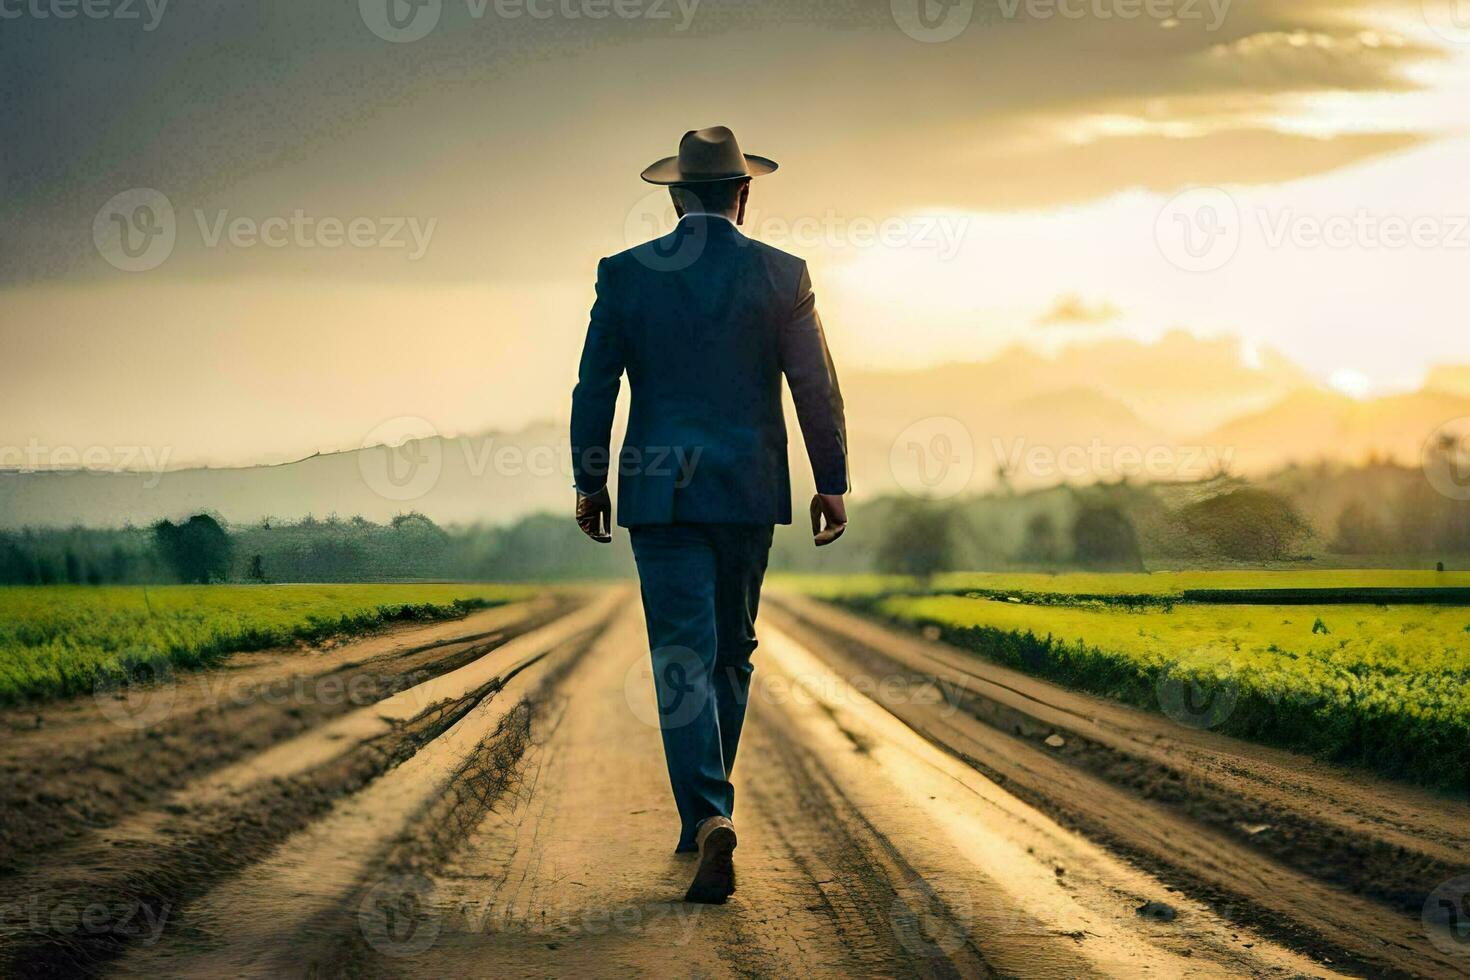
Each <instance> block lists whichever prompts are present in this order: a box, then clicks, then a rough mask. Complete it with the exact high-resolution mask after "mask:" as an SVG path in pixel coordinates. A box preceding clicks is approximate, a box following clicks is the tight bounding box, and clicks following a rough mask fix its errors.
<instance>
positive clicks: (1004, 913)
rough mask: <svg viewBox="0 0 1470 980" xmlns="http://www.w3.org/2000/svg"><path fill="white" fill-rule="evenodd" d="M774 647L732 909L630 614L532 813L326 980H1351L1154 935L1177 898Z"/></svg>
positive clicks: (588, 660)
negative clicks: (679, 806) (720, 893)
mask: <svg viewBox="0 0 1470 980" xmlns="http://www.w3.org/2000/svg"><path fill="white" fill-rule="evenodd" d="M762 635H763V636H764V637H765V640H764V642H763V644H762V647H761V649H760V651H758V653H757V664H758V670H757V677H758V678H760V677H762V676H765V677H767V678H770V679H771V680H774V681H776V682H777V687H778V688H779V689H782V690H785V691H786V692H788V693H789V692H792V691H796V692H798V695H797V696H791V697H770V698H769V699H766V695H764V694H762V695H760V697H759V698H758V699H757V700H755V701H754V702H753V703H752V705H751V713H750V719H749V722H748V724H747V736H746V742H745V746H744V747H742V750H741V762H740V765H739V766H737V769H736V773H735V781H736V787H737V807H736V818H735V819H736V824H737V827H739V828H740V831H741V843H740V847H739V849H738V850H737V852H736V866H737V869H738V875H739V890H738V891H737V892H736V894H735V895H734V896H732V898H731V900H730V902H729V903H728V904H726V905H724V906H688V905H684V904H682V903H680V902H679V901H678V899H679V897H680V896H681V895H682V892H683V889H684V886H685V884H686V883H687V881H688V878H689V875H690V874H691V873H692V867H693V865H692V861H691V860H690V858H689V857H688V856H676V855H674V854H672V853H671V852H672V848H673V843H674V840H675V837H676V833H677V818H676V817H675V816H674V812H673V806H672V801H671V799H670V797H669V792H668V787H667V777H666V774H665V772H664V768H663V758H662V748H661V745H660V742H659V735H658V730H657V727H656V714H655V713H654V710H653V705H652V701H653V693H652V679H651V677H650V675H649V669H648V654H647V648H646V638H645V636H644V634H643V630H642V626H641V622H640V621H639V620H638V618H637V616H636V613H635V612H634V611H632V610H630V611H629V612H628V614H627V615H625V616H622V617H619V618H618V619H616V620H615V621H614V622H613V623H612V624H611V625H610V626H609V628H608V630H607V631H606V633H604V635H603V636H602V637H600V638H599V639H598V641H597V642H596V643H595V644H594V646H593V648H592V649H591V650H590V651H589V652H588V654H587V655H585V656H583V657H582V658H581V659H580V660H579V661H578V662H577V663H576V665H575V666H573V667H572V668H571V670H570V672H569V673H568V675H567V677H566V679H565V681H564V682H563V683H562V684H561V686H560V693H559V694H558V695H557V696H555V697H554V698H553V701H552V702H551V706H550V707H549V708H548V710H547V712H545V713H544V714H538V715H537V716H536V718H535V719H534V720H533V722H532V739H531V746H530V747H529V748H528V749H527V750H526V752H525V754H524V756H523V757H522V762H521V767H522V768H521V770H520V774H519V775H518V776H517V778H516V779H515V780H514V781H513V785H514V786H515V787H516V790H515V791H514V792H511V793H506V794H503V795H501V796H500V797H499V799H498V802H497V803H496V805H494V806H492V807H490V808H489V809H488V810H486V812H485V816H484V819H483V820H482V821H481V822H480V824H479V825H478V826H477V827H476V828H475V829H474V830H473V831H471V832H470V833H469V834H468V835H467V836H466V837H465V838H464V840H463V842H462V843H461V844H460V845H459V846H456V847H451V848H448V849H435V848H422V847H420V848H418V849H417V850H416V854H417V855H418V856H419V857H420V858H421V859H420V860H417V861H415V862H410V863H408V864H407V865H405V864H403V863H401V862H400V863H399V864H398V865H397V866H398V867H400V868H401V867H411V868H413V869H414V871H415V873H416V874H418V875H421V876H422V878H421V879H420V881H419V884H418V886H417V887H416V888H415V889H414V894H413V895H412V901H411V902H409V903H407V904H406V905H405V907H403V908H402V909H401V910H400V911H401V912H402V916H401V918H399V920H398V921H399V923H400V924H401V926H402V928H401V929H399V930H397V931H390V932H386V933H384V932H377V933H375V932H373V931H372V930H364V929H358V930H356V931H353V930H350V929H349V930H347V931H346V932H345V933H344V934H343V936H342V945H341V946H340V947H339V949H338V951H337V952H336V954H335V955H334V956H333V957H332V958H331V959H330V960H328V961H326V962H322V963H320V964H318V966H317V968H316V970H315V973H316V975H319V976H366V977H393V978H398V977H416V976H505V975H514V976H519V977H540V976H546V977H552V976H568V975H588V976H610V975H611V976H635V975H659V976H661V975H677V976H754V977H771V976H790V975H802V976H834V977H835V976H841V977H850V976H889V975H905V976H935V977H947V976H988V975H989V976H1027V977H1057V978H1062V977H1065V978H1069V980H1070V978H1074V977H1080V976H1130V977H1131V976H1138V975H1143V974H1149V975H1158V976H1200V977H1226V976H1241V975H1251V974H1255V975H1281V976H1291V975H1293V974H1310V975H1315V976H1323V975H1328V974H1329V973H1330V971H1327V970H1323V969H1319V968H1315V967H1314V966H1313V964H1311V963H1310V962H1308V961H1306V960H1305V959H1302V958H1301V957H1297V956H1295V955H1294V954H1291V953H1289V952H1287V951H1285V950H1282V949H1280V948H1279V947H1275V946H1273V945H1272V944H1270V943H1269V942H1265V941H1263V940H1261V939H1260V937H1258V936H1254V935H1252V934H1250V933H1249V932H1248V931H1246V930H1242V929H1239V928H1238V927H1236V926H1234V925H1233V924H1231V923H1228V922H1223V921H1221V920H1219V919H1218V918H1217V917H1215V916H1213V915H1212V914H1211V913H1210V912H1209V910H1208V909H1207V908H1205V907H1204V906H1202V905H1199V904H1197V903H1192V902H1190V901H1188V900H1187V899H1183V898H1180V899H1176V901H1177V902H1178V904H1179V906H1180V908H1181V913H1180V914H1181V918H1182V919H1183V921H1184V922H1185V923H1187V924H1186V925H1185V926H1183V927H1182V928H1181V927H1180V926H1178V925H1163V924H1153V923H1149V922H1146V921H1145V920H1142V919H1139V918H1138V917H1137V916H1136V915H1135V914H1134V912H1133V909H1134V907H1135V906H1136V905H1137V904H1138V903H1139V902H1140V901H1141V900H1142V898H1141V897H1147V896H1152V895H1163V894H1164V893H1165V889H1164V887H1163V886H1162V885H1161V884H1160V883H1159V882H1157V881H1156V880H1154V879H1151V878H1148V877H1147V876H1146V875H1142V874H1140V873H1138V872H1136V871H1133V870H1131V869H1128V868H1126V867H1125V866H1123V865H1121V864H1119V863H1118V862H1116V861H1115V860H1113V859H1112V858H1110V857H1108V856H1107V855H1105V854H1104V853H1103V852H1101V851H1099V850H1098V849H1097V848H1095V847H1094V846H1092V845H1090V844H1088V843H1087V842H1085V841H1083V840H1081V839H1080V838H1076V837H1075V835H1071V834H1069V833H1067V832H1066V831H1064V830H1062V829H1061V828H1060V827H1057V826H1056V825H1055V824H1054V823H1052V822H1051V821H1049V820H1047V819H1046V818H1045V817H1044V816H1042V815H1041V814H1038V813H1036V812H1035V811H1033V810H1031V809H1030V808H1029V807H1026V806H1025V805H1024V804H1021V803H1020V802H1018V801H1016V800H1015V799H1014V798H1012V797H1010V796H1009V794H1006V793H1004V792H1003V791H1001V790H999V789H997V788H996V787H995V786H993V785H992V784H990V783H988V782H987V781H986V780H984V779H983V777H981V776H979V775H978V774H976V773H974V772H973V771H972V770H970V769H969V768H968V767H965V766H964V765H963V764H961V763H960V762H958V761H957V760H954V759H953V758H952V757H951V756H949V755H947V754H945V753H943V752H941V751H940V750H938V749H936V748H935V747H933V746H931V745H930V744H929V743H927V742H925V741H923V740H922V739H920V738H919V737H918V736H916V735H915V734H914V733H913V732H912V731H911V730H909V729H908V728H907V727H905V726H904V725H902V723H900V722H898V721H897V720H896V719H894V718H893V717H892V716H890V715H888V714H886V713H885V712H883V711H882V710H881V709H880V708H878V707H877V706H876V705H874V704H873V703H872V702H870V701H866V699H863V698H861V696H860V695H857V694H856V693H855V692H852V691H843V690H841V681H840V679H838V678H837V677H836V675H834V674H832V673H831V671H829V670H826V669H825V668H824V667H822V665H821V664H820V662H819V661H817V660H816V659H815V658H814V657H813V656H812V655H811V654H810V653H807V652H805V651H803V650H801V649H800V648H799V647H798V646H797V645H796V644H795V643H794V642H792V641H791V640H790V639H788V638H785V637H783V636H781V634H780V633H779V632H778V631H774V630H771V629H769V628H766V629H764V630H763V634H762ZM808 686H811V687H812V688H813V689H815V690H816V691H817V692H818V693H817V694H815V695H811V694H810V693H809V692H808V693H807V694H805V695H802V694H801V693H800V692H802V691H806V690H807V688H808ZM758 690H764V688H758ZM833 692H836V693H833ZM1064 865H1065V868H1064ZM388 870H392V868H390V869H388ZM1063 871H1065V874H1066V877H1065V878H1064V877H1063ZM367 887H368V891H367V894H368V895H371V894H372V892H373V889H372V884H371V883H368V884H367Z"/></svg>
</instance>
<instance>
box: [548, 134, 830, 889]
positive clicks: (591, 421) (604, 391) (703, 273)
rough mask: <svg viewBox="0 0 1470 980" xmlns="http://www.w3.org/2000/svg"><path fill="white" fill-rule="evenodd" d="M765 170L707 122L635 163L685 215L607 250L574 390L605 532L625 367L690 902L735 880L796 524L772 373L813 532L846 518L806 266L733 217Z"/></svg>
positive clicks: (583, 521)
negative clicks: (651, 234)
mask: <svg viewBox="0 0 1470 980" xmlns="http://www.w3.org/2000/svg"><path fill="white" fill-rule="evenodd" d="M775 169H776V164H775V163H774V162H773V161H771V160H768V159H766V158H764V157H758V156H751V155H746V154H743V153H741V152H740V147H739V145H738V144H737V143H736V141H735V136H734V134H733V133H731V132H730V130H728V129H726V128H725V127H723V126H715V127H712V128H710V129H700V130H693V131H691V132H688V133H685V134H684V138H683V139H682V140H680V142H679V153H678V155H677V156H673V157H667V158H665V159H663V160H660V161H658V162H657V163H655V164H653V165H652V166H650V167H648V168H647V169H646V170H644V171H643V179H644V180H646V181H648V182H649V183H652V184H662V185H667V186H668V187H669V190H670V194H671V195H672V197H673V200H674V209H675V211H676V212H677V213H678V215H679V224H678V226H677V227H676V228H675V229H674V231H673V232H671V233H670V234H668V235H665V236H664V237H662V238H659V239H656V240H654V241H651V242H646V243H644V244H642V245H639V246H637V247H636V248H632V249H629V250H627V251H626V252H622V253H620V254H618V255H614V256H612V257H611V258H606V259H603V260H602V261H601V262H600V263H599V264H598V267H597V300H596V302H595V303H594V304H593V307H592V317H591V323H590V325H589V326H588V328H587V341H586V345H585V346H584V348H583V350H582V363H581V369H580V372H579V379H578V382H577V387H576V389H575V390H574V391H573V392H572V433H571V436H572V439H571V441H572V460H573V471H574V476H575V480H576V489H577V507H576V514H577V523H578V524H579V525H580V526H581V528H582V530H583V531H585V532H586V533H587V535H588V536H589V537H590V538H592V540H594V541H598V542H601V543H604V544H605V543H607V542H608V541H611V540H612V526H611V524H612V522H611V518H612V503H611V500H610V499H609V496H608V489H607V479H608V470H609V460H610V454H609V440H610V438H611V432H612V420H613V407H614V403H615V402H616V401H617V395H618V386H619V381H620V378H621V377H622V375H623V374H624V373H626V374H627V375H628V384H629V387H630V389H631V396H632V397H631V405H630V410H629V413H628V425H627V432H626V433H625V435H624V439H623V446H622V450H621V452H620V453H619V457H618V523H619V524H620V525H622V526H623V527H626V528H628V533H629V536H630V538H631V539H632V544H633V556H634V559H635V560H636V561H637V565H638V577H639V580H640V582H641V584H642V593H643V612H644V617H645V619H646V621H647V624H648V638H649V645H650V646H651V647H652V652H653V673H654V682H655V687H656V692H657V695H658V707H659V723H660V728H661V730H662V733H663V743H664V756H665V759H666V761H667V762H668V767H669V779H670V781H671V782H672V783H673V789H674V802H675V804H676V806H677V807H678V811H679V819H680V821H681V823H682V830H681V833H680V835H679V843H678V846H677V848H676V850H678V851H680V852H688V851H695V850H698V852H699V869H698V871H697V872H696V873H695V876H694V880H693V882H692V883H691V884H690V886H689V891H688V893H687V894H686V895H685V900H686V901H692V902H706V903H722V902H724V901H725V899H726V898H727V897H728V896H729V895H730V893H731V892H733V891H734V890H735V872H734V863H733V857H732V853H731V852H732V851H733V850H734V849H735V843H736V838H735V828H734V825H733V824H732V822H731V815H732V813H733V811H734V804H735V800H734V789H733V787H732V786H731V785H730V772H731V769H732V767H733V766H734V764H735V752H736V749H737V748H738V747H739V745H740V728H741V725H742V723H743V722H744V719H745V704H746V698H747V696H748V693H749V689H750V677H751V672H752V670H753V667H752V665H751V662H750V657H751V653H752V652H753V651H754V650H755V646H756V638H755V617H756V609H757V606H758V605H759V602H760V589H761V579H762V578H763V577H764V575H765V570H766V559H767V555H768V553H769V551H770V547H771V532H772V530H773V525H775V524H789V523H791V483H790V476H789V474H788V473H787V466H786V426H785V421H784V419H783V417H782V409H781V377H782V375H785V377H786V380H787V383H788V384H789V385H790V387H791V394H792V399H793V400H794V401H795V403H796V414H797V418H798V420H799V421H800V424H801V432H802V437H803V438H804V440H805V442H806V449H807V454H808V456H809V457H810V459H811V464H812V473H813V475H814V476H815V478H816V489H817V494H816V496H815V497H813V498H812V503H811V520H812V534H813V536H814V539H815V542H816V544H817V545H819V546H820V545H826V544H830V543H831V542H833V541H835V540H837V538H838V537H840V536H841V535H842V532H843V530H844V529H845V528H846V526H847V512H846V508H845V506H844V503H843V494H845V493H846V492H847V489H848V487H847V433H846V429H845V423H844V420H843V415H842V396H841V393H840V392H839V391H838V387H837V376H836V374H835V372H834V371H833V368H832V359H831V356H830V355H829V354H828V352H827V343H826V339H825V338H824V337H823V335H822V324H821V321H820V320H819V319H818V318H817V311H816V306H815V300H814V298H813V296H812V287H811V280H810V278H809V277H808V275H807V270H806V263H805V262H803V261H802V260H801V259H799V258H796V257H795V256H792V255H788V254H786V253H785V252H782V251H780V250H778V249H775V248H772V247H770V246H769V245H763V244H761V243H760V242H756V241H753V240H751V239H749V238H746V237H745V236H744V235H743V234H741V233H740V232H739V231H738V230H737V228H736V226H737V225H739V224H741V223H742V222H743V221H744V219H745V206H746V201H747V200H748V198H749V196H750V182H751V179H752V178H753V177H757V176H761V175H764V174H769V173H771V172H772V171H774V170H775ZM823 521H825V526H823Z"/></svg>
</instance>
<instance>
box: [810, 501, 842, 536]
mask: <svg viewBox="0 0 1470 980" xmlns="http://www.w3.org/2000/svg"><path fill="white" fill-rule="evenodd" d="M824 519H825V520H826V524H827V526H826V527H823V526H822V522H823V520H824ZM846 530H847V504H846V503H844V502H843V500H842V494H840V493H818V494H813V495H812V543H813V544H815V545H816V546H817V547H818V548H820V547H822V545H824V544H831V543H832V542H833V541H836V540H837V539H838V538H840V537H842V532H843V531H846Z"/></svg>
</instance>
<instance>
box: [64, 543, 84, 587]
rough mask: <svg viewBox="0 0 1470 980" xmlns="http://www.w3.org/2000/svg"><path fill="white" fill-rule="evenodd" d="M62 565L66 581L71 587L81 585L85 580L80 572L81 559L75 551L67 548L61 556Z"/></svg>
mask: <svg viewBox="0 0 1470 980" xmlns="http://www.w3.org/2000/svg"><path fill="white" fill-rule="evenodd" d="M62 564H63V565H65V567H66V580H67V581H68V582H69V583H71V584H72V585H81V584H82V583H83V582H85V581H86V580H87V577H86V575H85V574H84V573H83V572H82V559H81V558H80V557H79V556H78V555H77V553H76V552H75V551H72V550H71V549H70V548H67V549H66V554H65V555H63V556H62Z"/></svg>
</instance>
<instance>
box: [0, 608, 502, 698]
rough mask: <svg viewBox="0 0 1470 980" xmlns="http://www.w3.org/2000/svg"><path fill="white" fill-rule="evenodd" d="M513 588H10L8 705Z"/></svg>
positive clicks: (4, 632)
mask: <svg viewBox="0 0 1470 980" xmlns="http://www.w3.org/2000/svg"><path fill="white" fill-rule="evenodd" d="M530 592H531V590H530V589H529V588H525V587H520V586H511V585H476V584H466V585H209V586H202V585H176V586H158V587H150V588H149V589H147V591H146V593H145V591H144V590H143V589H142V588H141V587H137V586H99V587H89V586H65V585H61V586H36V587H31V586H7V587H0V704H16V703H19V702H23V701H30V700H36V699H42V698H52V697H60V696H64V695H69V694H78V693H84V692H90V691H92V690H94V689H95V688H96V686H97V685H98V684H99V683H103V684H106V683H111V682H113V681H116V680H119V679H121V678H123V677H125V676H127V675H128V674H129V672H130V671H133V670H135V669H137V668H138V667H139V666H140V665H145V664H146V665H157V664H159V663H166V664H168V665H171V666H173V667H176V668H183V669H189V668H196V667H203V666H208V665H211V664H215V663H218V662H219V661H221V660H222V659H224V658H225V657H227V656H228V655H229V654H231V653H235V652H238V651H242V650H259V649H263V648H266V647H272V646H281V645H286V644H290V643H295V642H297V641H307V642H315V641H319V640H323V639H326V638H327V637H331V636H342V635H348V634H354V633H362V632H365V631H368V630H372V629H376V628H378V627H381V626H383V625H385V624H387V623H391V622H400V621H406V620H432V619H447V618H452V617H456V616H462V615H464V614H465V613H466V612H468V611H470V610H472V609H480V608H485V607H488V606H493V605H498V604H500V603H504V602H509V601H514V600H516V599H520V598H524V597H526V596H528V595H529V594H530Z"/></svg>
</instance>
